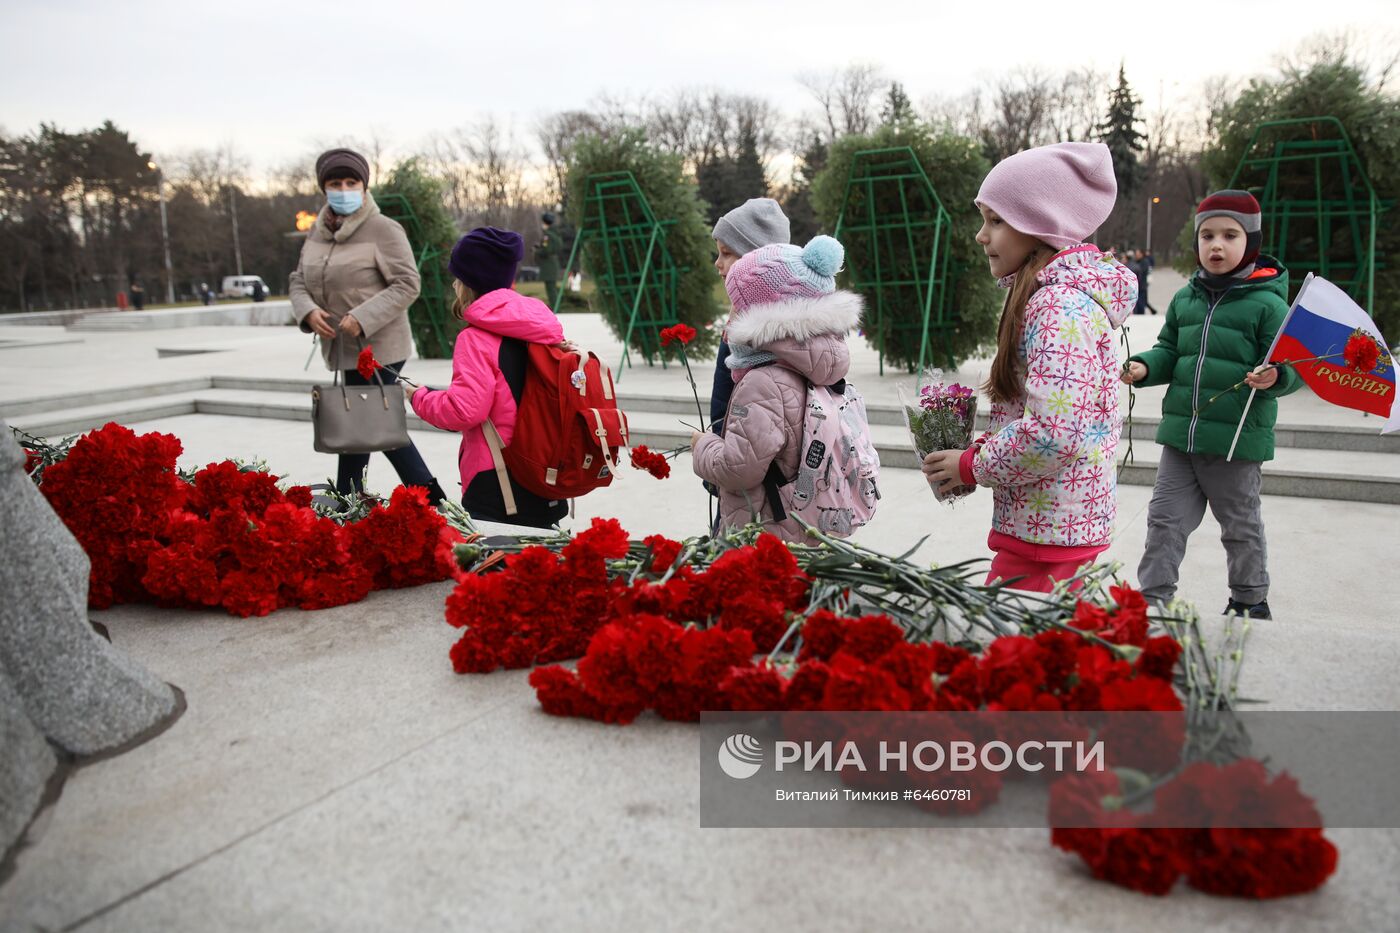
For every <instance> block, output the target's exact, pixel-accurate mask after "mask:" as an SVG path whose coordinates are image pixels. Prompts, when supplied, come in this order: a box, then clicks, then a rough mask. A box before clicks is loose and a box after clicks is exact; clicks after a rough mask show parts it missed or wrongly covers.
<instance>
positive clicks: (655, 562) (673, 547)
mask: <svg viewBox="0 0 1400 933" xmlns="http://www.w3.org/2000/svg"><path fill="white" fill-rule="evenodd" d="M642 543H643V544H645V545H646V546H647V547H649V548H651V572H652V573H665V572H666V571H668V570H670V569H671V565H672V564H674V563H675V562H676V558H677V557H680V556H681V543H680V542H679V541H672V540H671V539H670V538H667V537H665V536H663V535H647V536H646V537H645V538H643V539H642Z"/></svg>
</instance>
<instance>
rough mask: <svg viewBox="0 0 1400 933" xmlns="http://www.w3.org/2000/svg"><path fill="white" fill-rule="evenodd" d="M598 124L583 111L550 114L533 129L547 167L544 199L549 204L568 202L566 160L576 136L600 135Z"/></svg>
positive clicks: (599, 124) (567, 169)
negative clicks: (546, 188)
mask: <svg viewBox="0 0 1400 933" xmlns="http://www.w3.org/2000/svg"><path fill="white" fill-rule="evenodd" d="M602 131H603V124H602V122H601V121H600V120H599V119H598V118H597V117H596V116H594V115H593V114H591V113H589V112H587V111H584V110H566V111H563V112H562V113H552V114H550V115H549V116H547V117H545V118H544V119H542V120H540V122H539V123H538V124H537V125H536V126H535V138H536V139H537V140H538V141H539V144H540V150H541V152H543V153H544V159H545V164H546V166H547V172H546V184H547V185H548V187H549V191H547V192H546V196H547V199H548V201H549V203H551V204H561V205H562V204H564V203H565V202H566V201H567V200H568V196H569V191H568V181H569V159H570V157H571V156H572V155H573V151H574V146H575V145H576V144H577V143H578V140H579V137H581V136H583V135H585V134H587V133H601V132H602Z"/></svg>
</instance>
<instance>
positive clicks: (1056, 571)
mask: <svg viewBox="0 0 1400 933" xmlns="http://www.w3.org/2000/svg"><path fill="white" fill-rule="evenodd" d="M987 546H988V547H990V548H991V549H992V551H993V552H994V555H993V557H992V569H991V572H990V573H988V574H987V583H989V584H990V583H991V582H992V581H994V580H1009V579H1011V578H1012V577H1021V578H1022V579H1020V580H1017V581H1016V582H1015V583H1013V584H1011V589H1014V590H1026V591H1028V592H1031V593H1048V592H1050V591H1051V590H1052V589H1053V588H1054V586H1055V581H1056V580H1068V579H1069V578H1070V577H1072V576H1074V575H1075V574H1076V573H1078V572H1079V571H1080V569H1081V568H1083V567H1084V566H1085V565H1086V564H1090V563H1093V561H1094V559H1095V558H1096V557H1098V556H1099V555H1100V554H1102V553H1103V552H1104V551H1106V550H1108V546H1107V545H1104V546H1102V547H1055V546H1053V545H1036V544H1031V543H1030V542H1028V541H1021V540H1020V539H1018V538H1012V537H1010V536H1009V535H1003V534H998V533H997V532H995V531H994V532H992V533H991V534H990V535H989V536H988V537H987ZM1071 589H1074V590H1078V589H1079V585H1078V584H1075V585H1074V586H1073V587H1071Z"/></svg>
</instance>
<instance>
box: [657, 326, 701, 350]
mask: <svg viewBox="0 0 1400 933" xmlns="http://www.w3.org/2000/svg"><path fill="white" fill-rule="evenodd" d="M694 339H695V328H693V327H691V326H690V325H689V324H677V325H675V326H674V327H667V328H666V329H664V330H663V331H661V345H662V346H663V347H669V346H670V345H671V344H672V343H673V342H675V343H679V344H680V345H681V346H686V345H687V344H689V343H690V342H691V341H692V340H694Z"/></svg>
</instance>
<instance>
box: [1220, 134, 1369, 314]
mask: <svg viewBox="0 0 1400 933" xmlns="http://www.w3.org/2000/svg"><path fill="white" fill-rule="evenodd" d="M1300 130H1301V131H1303V132H1298V131H1300ZM1319 130H1321V132H1319ZM1270 141H1271V142H1272V145H1270ZM1226 187H1229V188H1242V187H1247V188H1248V190H1249V191H1250V192H1251V193H1252V194H1254V195H1255V196H1256V197H1257V198H1258V200H1259V206H1260V208H1261V209H1262V211H1263V225H1264V243H1263V247H1262V248H1263V251H1264V252H1265V253H1268V254H1269V255H1271V256H1273V257H1275V258H1276V259H1278V260H1279V261H1280V262H1282V263H1283V264H1284V265H1286V266H1287V267H1288V268H1289V271H1290V272H1291V273H1292V281H1293V283H1294V285H1295V286H1296V285H1299V284H1301V283H1302V281H1303V279H1304V278H1305V277H1306V273H1308V272H1313V273H1316V274H1317V275H1320V276H1322V277H1323V278H1326V279H1328V280H1330V281H1332V282H1333V283H1335V284H1336V285H1337V286H1339V287H1340V288H1342V289H1343V290H1345V291H1346V292H1347V293H1349V294H1350V295H1351V297H1352V298H1354V299H1355V300H1356V301H1357V303H1358V304H1360V305H1361V306H1362V307H1364V308H1367V309H1374V308H1375V299H1376V270H1377V268H1383V267H1384V262H1383V261H1382V260H1381V258H1380V257H1379V256H1378V255H1377V250H1376V236H1377V232H1378V230H1379V224H1380V216H1381V214H1382V213H1384V212H1385V211H1386V210H1388V209H1390V208H1391V207H1392V206H1393V202H1384V201H1382V200H1381V199H1380V198H1379V197H1378V196H1377V195H1376V189H1375V188H1374V187H1373V186H1372V184H1371V180H1370V178H1369V177H1368V176H1367V174H1366V170H1365V168H1364V167H1363V165H1362V162H1361V159H1360V158H1359V157H1358V156H1357V154H1356V149H1355V148H1354V147H1353V146H1352V144H1351V137H1349V136H1348V135H1347V131H1346V129H1345V128H1344V127H1343V126H1342V124H1341V121H1339V120H1338V119H1337V118H1335V117H1295V118H1292V119H1288V120H1270V121H1267V122H1264V123H1261V124H1259V125H1258V126H1257V127H1255V129H1254V133H1253V134H1252V135H1251V136H1250V139H1249V144H1248V145H1247V146H1245V150H1244V156H1243V157H1242V158H1241V159H1240V162H1239V164H1238V165H1237V166H1236V167H1235V172H1234V174H1233V175H1232V176H1231V177H1230V183H1229V184H1228V185H1227V186H1226ZM1300 193H1303V196H1302V197H1299V194H1300Z"/></svg>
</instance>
